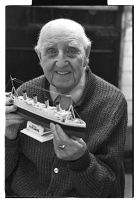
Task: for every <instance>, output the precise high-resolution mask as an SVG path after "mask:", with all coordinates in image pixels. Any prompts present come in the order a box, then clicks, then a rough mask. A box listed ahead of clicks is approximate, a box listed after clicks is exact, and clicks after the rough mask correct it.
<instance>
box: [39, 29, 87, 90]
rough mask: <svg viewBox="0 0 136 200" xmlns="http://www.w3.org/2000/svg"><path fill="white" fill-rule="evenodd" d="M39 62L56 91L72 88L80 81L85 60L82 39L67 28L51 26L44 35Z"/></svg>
mask: <svg viewBox="0 0 136 200" xmlns="http://www.w3.org/2000/svg"><path fill="white" fill-rule="evenodd" d="M40 61H41V62H40V64H41V66H42V68H43V71H44V74H45V76H46V78H47V80H48V81H49V83H50V84H51V85H53V86H55V87H56V88H57V90H58V91H60V92H62V93H65V92H69V91H70V90H72V89H73V88H74V87H75V86H76V85H77V84H78V83H79V81H80V79H81V76H82V74H83V71H84V64H85V61H86V56H85V50H84V47H83V42H82V39H81V38H80V37H79V35H78V34H77V33H76V31H71V30H69V29H64V28H61V29H58V28H57V29H56V28H51V29H49V30H48V31H47V34H46V35H45V37H44V43H43V47H42V50H41V60H40Z"/></svg>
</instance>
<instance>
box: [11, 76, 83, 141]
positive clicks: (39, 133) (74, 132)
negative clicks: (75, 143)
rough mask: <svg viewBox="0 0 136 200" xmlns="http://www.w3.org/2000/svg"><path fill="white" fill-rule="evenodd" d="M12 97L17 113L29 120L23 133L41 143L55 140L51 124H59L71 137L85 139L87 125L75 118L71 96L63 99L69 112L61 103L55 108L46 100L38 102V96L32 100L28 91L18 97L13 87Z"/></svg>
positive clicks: (57, 103)
mask: <svg viewBox="0 0 136 200" xmlns="http://www.w3.org/2000/svg"><path fill="white" fill-rule="evenodd" d="M13 80H14V79H13V78H12V77H11V81H12V91H11V95H10V96H12V98H13V99H14V105H16V106H17V113H18V114H20V115H22V116H23V117H24V118H25V119H26V120H27V127H26V128H25V129H23V130H21V132H22V133H24V134H26V135H28V136H30V137H32V138H34V139H36V140H38V141H40V142H45V141H48V140H51V139H52V138H53V133H52V131H51V129H50V126H49V125H50V123H51V122H52V123H54V124H59V125H60V126H61V127H62V128H63V130H64V131H65V132H66V134H68V135H69V136H76V137H81V138H84V134H85V128H86V123H85V122H84V121H83V120H82V119H81V118H80V116H79V115H78V117H76V116H75V113H74V107H73V105H72V99H71V97H70V96H65V98H63V99H64V100H66V102H67V103H68V104H69V105H68V106H67V110H65V109H64V108H62V107H61V101H60V102H59V101H56V102H55V106H51V105H50V104H49V100H48V99H47V98H45V101H44V103H41V102H38V100H37V95H36V94H33V97H32V98H30V97H29V96H28V95H27V91H26V90H23V92H22V95H18V94H17V91H16V89H15V87H14V85H13Z"/></svg>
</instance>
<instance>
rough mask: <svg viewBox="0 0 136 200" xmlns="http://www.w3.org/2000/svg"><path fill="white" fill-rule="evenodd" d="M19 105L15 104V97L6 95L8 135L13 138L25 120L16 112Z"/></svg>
mask: <svg viewBox="0 0 136 200" xmlns="http://www.w3.org/2000/svg"><path fill="white" fill-rule="evenodd" d="M16 110H17V107H16V106H15V105H13V99H12V98H11V97H9V96H8V95H6V131H5V134H6V137H7V138H8V139H10V140H13V139H15V138H16V137H17V132H18V129H19V126H20V124H21V123H23V122H24V119H23V117H21V116H20V115H18V114H15V111H16Z"/></svg>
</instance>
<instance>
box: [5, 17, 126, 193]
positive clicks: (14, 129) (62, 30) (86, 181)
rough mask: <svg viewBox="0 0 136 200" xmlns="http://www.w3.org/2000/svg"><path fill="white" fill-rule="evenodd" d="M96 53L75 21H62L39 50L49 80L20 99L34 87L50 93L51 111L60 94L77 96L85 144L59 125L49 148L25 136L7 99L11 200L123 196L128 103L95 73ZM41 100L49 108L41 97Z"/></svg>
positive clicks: (44, 34) (50, 28)
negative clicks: (18, 199) (17, 199)
mask: <svg viewBox="0 0 136 200" xmlns="http://www.w3.org/2000/svg"><path fill="white" fill-rule="evenodd" d="M90 48H91V42H90V40H89V39H88V38H87V36H86V34H85V32H84V29H83V27H82V26H81V25H80V24H78V23H77V22H75V21H72V20H69V19H56V20H53V21H50V22H48V23H47V24H45V25H44V26H43V28H42V29H41V31H40V35H39V39H38V43H37V46H36V47H35V50H36V53H37V55H38V57H39V60H40V65H41V67H42V69H43V72H44V75H42V76H40V77H37V78H35V79H33V80H30V81H28V82H26V83H24V84H23V85H22V86H21V87H20V88H19V89H18V92H21V91H22V90H23V89H24V88H25V87H26V86H31V85H37V86H38V87H42V88H43V87H44V88H45V89H46V90H48V91H49V94H48V95H49V99H50V103H51V104H53V102H54V100H55V99H56V97H57V93H61V94H68V95H71V97H72V100H73V106H74V109H75V110H76V111H77V113H78V114H79V115H80V116H81V118H82V119H83V120H84V121H85V122H86V124H87V127H86V130H85V133H84V134H85V138H84V140H83V139H82V138H79V137H69V136H68V135H67V134H66V133H65V130H63V129H62V127H61V126H60V125H58V124H53V123H51V124H50V128H51V129H52V132H53V135H54V137H53V140H50V141H48V142H45V143H40V142H38V141H36V140H34V139H32V138H30V137H28V136H26V135H24V134H21V133H20V131H19V130H20V127H21V126H23V121H24V119H23V118H22V117H21V116H19V115H18V114H17V113H15V111H16V109H17V108H16V107H15V106H14V105H13V103H12V99H8V100H7V101H6V139H5V142H6V194H7V197H123V193H124V168H123V152H124V143H125V132H126V127H127V104H126V100H125V98H124V96H123V94H122V93H121V92H120V91H119V89H117V88H116V87H114V86H113V85H111V84H109V83H107V82H106V81H104V80H102V79H101V78H99V77H98V76H96V75H94V74H93V73H92V72H91V70H90V68H89V67H88V62H89V54H90ZM30 95H31V89H30ZM39 98H40V100H41V101H43V95H42V94H40V97H39ZM60 144H63V145H64V147H65V148H64V149H61V148H59V145H60Z"/></svg>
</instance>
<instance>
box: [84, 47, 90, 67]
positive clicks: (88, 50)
mask: <svg viewBox="0 0 136 200" xmlns="http://www.w3.org/2000/svg"><path fill="white" fill-rule="evenodd" d="M90 51H91V45H88V47H87V48H86V50H85V54H86V65H88V64H89V55H90Z"/></svg>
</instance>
